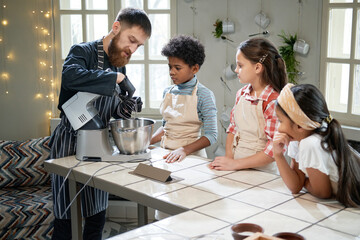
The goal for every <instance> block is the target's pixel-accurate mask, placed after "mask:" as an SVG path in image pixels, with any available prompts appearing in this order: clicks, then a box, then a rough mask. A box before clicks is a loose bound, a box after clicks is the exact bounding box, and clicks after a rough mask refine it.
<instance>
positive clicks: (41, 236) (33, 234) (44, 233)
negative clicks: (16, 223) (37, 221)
mask: <svg viewBox="0 0 360 240" xmlns="http://www.w3.org/2000/svg"><path fill="white" fill-rule="evenodd" d="M52 232H53V226H52V225H51V224H49V225H39V226H35V227H24V228H13V229H1V230H0V237H1V239H7V240H12V239H14V240H15V239H17V240H18V239H21V240H23V239H24V240H25V239H26V240H32V239H34V240H49V239H51V235H52Z"/></svg>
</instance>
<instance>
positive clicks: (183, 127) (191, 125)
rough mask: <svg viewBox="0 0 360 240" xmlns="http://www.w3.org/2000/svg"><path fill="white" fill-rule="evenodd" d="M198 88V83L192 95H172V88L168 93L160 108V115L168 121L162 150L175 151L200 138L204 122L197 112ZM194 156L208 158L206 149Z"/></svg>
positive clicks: (194, 153)
mask: <svg viewBox="0 0 360 240" xmlns="http://www.w3.org/2000/svg"><path fill="white" fill-rule="evenodd" d="M197 87H198V83H196V86H195V87H194V89H193V91H192V94H191V95H175V94H171V93H170V91H171V90H172V88H171V89H170V90H169V91H168V92H167V93H166V95H165V98H164V100H163V102H162V103H161V106H160V113H161V114H162V116H163V118H164V120H165V121H166V123H165V126H164V136H163V137H162V138H161V143H160V146H161V147H162V148H166V149H171V150H175V149H177V148H179V147H183V146H186V145H188V144H190V143H193V142H195V141H196V140H198V139H199V138H200V136H201V125H202V122H201V121H200V120H199V116H198V112H197V102H198V97H197V95H196V92H197ZM192 154H193V155H197V156H200V157H205V158H206V157H207V155H206V151H205V149H201V150H199V151H196V152H193V153H192Z"/></svg>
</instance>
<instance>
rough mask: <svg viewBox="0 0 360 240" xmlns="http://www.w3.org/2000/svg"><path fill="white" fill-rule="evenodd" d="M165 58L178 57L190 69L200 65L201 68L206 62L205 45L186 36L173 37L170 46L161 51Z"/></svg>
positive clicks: (167, 45)
mask: <svg viewBox="0 0 360 240" xmlns="http://www.w3.org/2000/svg"><path fill="white" fill-rule="evenodd" d="M161 54H162V55H163V56H165V57H177V58H180V59H182V60H183V61H184V62H185V63H186V64H188V65H189V66H190V67H192V66H194V65H196V64H199V67H201V65H202V64H203V63H204V60H205V49H204V45H202V44H201V43H200V41H199V40H197V39H195V38H193V37H191V36H185V35H179V36H176V37H173V38H172V39H171V40H170V42H169V43H168V44H166V45H165V46H164V47H163V49H162V50H161Z"/></svg>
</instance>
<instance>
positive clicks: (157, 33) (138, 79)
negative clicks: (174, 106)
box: [55, 0, 176, 117]
mask: <svg viewBox="0 0 360 240" xmlns="http://www.w3.org/2000/svg"><path fill="white" fill-rule="evenodd" d="M57 3H58V5H55V11H57V12H59V14H56V15H57V16H58V19H57V20H56V21H55V22H56V26H55V27H56V29H60V36H56V41H57V43H60V44H58V45H59V46H58V47H60V49H61V50H58V51H57V52H58V54H57V56H58V58H59V59H58V60H57V63H58V65H57V68H58V69H59V74H61V69H62V67H61V65H62V63H63V61H64V59H65V58H66V56H67V54H68V52H69V50H70V47H71V46H72V45H73V44H76V43H79V42H83V41H85V42H87V41H92V40H96V39H99V38H101V37H102V36H105V35H106V34H107V33H108V32H109V30H110V28H111V25H112V23H113V21H114V19H115V17H116V15H117V13H118V11H119V10H120V9H121V8H125V7H135V8H140V9H144V11H145V12H146V13H147V14H148V15H149V18H150V21H151V23H152V35H151V38H150V39H149V40H148V41H147V42H146V43H145V45H144V46H142V47H140V48H138V49H137V51H136V52H135V53H134V54H133V55H132V57H131V61H130V63H129V64H127V65H126V73H127V76H128V77H129V79H130V80H131V82H132V83H133V84H134V86H135V87H136V92H135V95H136V96H141V98H142V100H143V102H144V105H143V110H142V115H145V116H148V117H159V116H160V113H159V106H160V103H161V101H162V95H163V90H164V88H165V87H166V86H169V85H170V84H171V80H170V77H169V70H168V64H167V59H166V58H165V57H163V56H161V49H162V47H163V46H164V45H165V44H166V43H167V42H168V41H169V39H170V38H171V36H173V35H174V34H175V32H176V22H175V19H176V15H175V14H176V1H174V0H171V1H170V0H58V2H57ZM60 58H61V59H60ZM57 79H61V77H58V78H57Z"/></svg>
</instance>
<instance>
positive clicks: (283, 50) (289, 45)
mask: <svg viewBox="0 0 360 240" xmlns="http://www.w3.org/2000/svg"><path fill="white" fill-rule="evenodd" d="M278 36H279V37H281V39H282V41H283V43H284V44H285V45H283V46H280V47H279V52H280V55H281V57H282V58H283V59H284V62H285V65H286V71H287V74H288V81H289V82H290V83H293V84H297V80H298V78H299V69H298V68H299V67H300V62H299V61H297V60H296V58H295V52H294V50H293V48H294V44H295V42H296V40H297V35H296V34H295V35H291V34H289V35H287V34H285V32H284V31H282V32H281V34H279V35H278Z"/></svg>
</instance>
